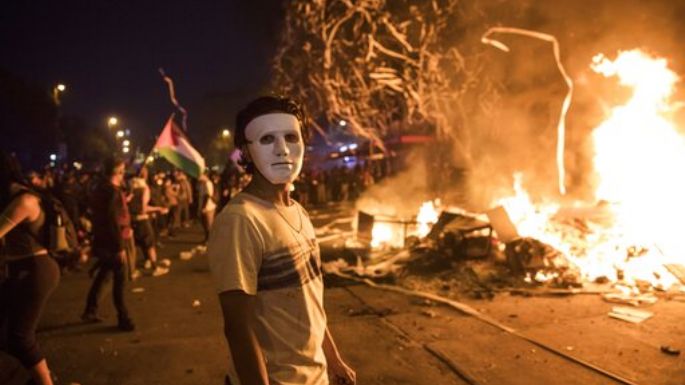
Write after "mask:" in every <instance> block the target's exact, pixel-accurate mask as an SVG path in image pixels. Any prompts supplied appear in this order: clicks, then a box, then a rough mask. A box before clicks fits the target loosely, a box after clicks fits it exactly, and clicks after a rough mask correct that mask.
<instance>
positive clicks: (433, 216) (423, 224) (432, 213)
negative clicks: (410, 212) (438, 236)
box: [416, 200, 440, 238]
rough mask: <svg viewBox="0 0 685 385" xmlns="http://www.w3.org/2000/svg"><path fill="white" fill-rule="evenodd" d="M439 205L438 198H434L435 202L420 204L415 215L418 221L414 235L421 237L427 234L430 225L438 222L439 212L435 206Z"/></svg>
mask: <svg viewBox="0 0 685 385" xmlns="http://www.w3.org/2000/svg"><path fill="white" fill-rule="evenodd" d="M439 205H440V200H436V202H435V203H433V201H428V202H423V204H422V205H421V208H420V209H419V214H418V215H417V216H416V222H418V224H417V229H416V235H417V236H418V237H419V238H423V237H425V236H426V235H428V233H429V232H430V230H431V226H433V225H434V224H435V223H436V222H438V215H439V214H438V210H436V206H439Z"/></svg>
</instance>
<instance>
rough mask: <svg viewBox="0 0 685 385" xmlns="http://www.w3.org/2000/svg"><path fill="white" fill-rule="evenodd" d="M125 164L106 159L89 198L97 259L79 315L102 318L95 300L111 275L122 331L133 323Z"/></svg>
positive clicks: (90, 319)
mask: <svg viewBox="0 0 685 385" xmlns="http://www.w3.org/2000/svg"><path fill="white" fill-rule="evenodd" d="M125 166H126V165H125V163H124V161H123V160H122V159H120V158H110V159H107V161H105V165H104V173H105V177H106V180H103V181H102V182H101V183H100V185H99V186H98V187H97V188H96V190H95V191H94V193H93V196H92V198H91V199H92V201H91V206H92V211H93V254H94V255H95V256H96V257H97V258H98V259H99V260H98V269H97V273H96V275H95V279H94V280H93V284H92V286H91V287H90V290H89V292H88V297H87V300H86V308H85V311H84V312H83V315H82V316H81V319H82V320H83V321H84V322H100V321H102V320H101V319H100V318H99V317H98V315H97V309H98V300H99V297H100V293H101V291H102V288H103V286H104V284H105V282H106V281H107V280H108V279H109V277H110V276H113V278H114V284H113V288H112V298H113V300H114V306H115V307H116V310H117V319H118V323H117V326H118V328H119V329H120V330H122V331H132V330H134V329H135V325H134V324H133V321H132V320H131V317H130V316H129V313H128V309H127V308H126V304H125V303H124V286H125V281H126V273H127V268H129V266H127V265H128V261H129V260H130V259H131V258H129V255H130V254H131V253H135V247H132V246H133V230H132V229H131V216H130V214H129V211H128V205H127V202H126V196H125V193H124V191H123V189H122V184H123V181H124V171H125Z"/></svg>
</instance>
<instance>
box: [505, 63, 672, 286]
mask: <svg viewBox="0 0 685 385" xmlns="http://www.w3.org/2000/svg"><path fill="white" fill-rule="evenodd" d="M592 69H593V70H594V71H595V72H597V73H599V74H602V75H604V76H606V77H613V76H615V77H617V78H618V80H619V82H620V84H621V85H623V86H627V87H631V88H632V97H631V98H630V99H629V100H628V102H627V103H625V104H624V105H620V106H616V107H614V108H613V109H612V110H611V111H610V113H609V116H608V118H607V119H606V120H605V121H604V122H603V123H602V124H600V125H599V126H598V127H597V128H595V130H594V132H593V135H592V139H593V143H594V150H595V155H594V162H593V164H594V169H595V172H596V174H597V177H598V185H597V188H596V193H595V198H596V200H597V202H600V204H598V205H595V208H596V209H597V211H598V212H603V213H604V215H603V220H601V221H588V222H587V228H586V229H584V230H585V231H583V232H582V233H579V232H578V231H577V230H575V231H574V229H573V228H571V227H569V226H567V225H565V224H564V223H563V221H560V220H559V215H558V214H559V207H558V206H557V205H554V204H533V202H531V201H530V199H529V198H528V194H527V193H526V192H525V191H524V190H523V189H522V188H521V183H520V180H521V177H522V176H521V175H515V184H514V189H515V192H516V195H515V196H513V197H509V198H505V199H500V200H498V201H497V202H496V204H501V205H503V206H504V207H505V208H506V210H507V212H508V213H509V215H510V217H511V218H512V220H513V221H514V223H515V224H516V225H517V228H518V230H519V233H520V234H521V235H522V236H529V237H533V238H537V239H539V240H541V241H543V242H545V243H548V244H550V245H552V246H554V247H556V248H557V249H559V250H560V251H562V252H563V253H564V254H566V256H567V257H568V258H569V259H570V260H571V262H572V263H574V264H575V265H577V266H578V268H579V269H580V271H581V273H582V275H583V278H585V279H590V280H592V279H596V278H598V277H606V278H608V279H610V280H612V281H618V280H620V279H621V278H622V279H623V281H624V282H626V283H627V284H630V285H632V284H635V283H637V282H639V281H643V282H648V283H650V284H651V285H653V286H655V287H662V288H667V287H669V286H671V285H672V284H673V283H675V281H676V280H675V277H673V276H672V275H671V274H670V273H669V272H668V271H667V270H666V269H665V268H664V264H665V263H674V262H680V263H682V262H683V261H685V242H683V240H682V235H681V234H680V233H681V231H682V229H683V228H685V227H684V226H683V225H685V199H684V197H685V179H683V178H681V177H680V176H679V175H677V174H674V173H673V172H672V170H683V169H685V139H684V138H683V137H682V136H681V135H680V134H679V133H678V131H677V129H676V127H675V125H674V123H673V122H672V121H671V120H669V118H668V113H669V112H670V111H671V107H670V106H669V98H670V96H671V94H672V93H673V89H674V85H675V83H676V81H677V80H678V77H677V75H676V74H675V73H674V72H673V71H671V70H670V69H668V67H667V62H666V60H664V59H657V58H653V57H651V56H649V55H647V54H645V53H643V52H641V51H639V50H633V51H625V52H621V53H620V54H619V55H618V57H617V58H616V60H614V61H611V60H609V59H608V58H606V57H605V56H604V55H601V54H600V55H597V56H596V57H595V58H594V59H593V64H592ZM578 206H579V207H580V206H585V207H587V205H586V204H585V205H583V204H579V205H578ZM600 208H601V210H600ZM579 210H580V209H579Z"/></svg>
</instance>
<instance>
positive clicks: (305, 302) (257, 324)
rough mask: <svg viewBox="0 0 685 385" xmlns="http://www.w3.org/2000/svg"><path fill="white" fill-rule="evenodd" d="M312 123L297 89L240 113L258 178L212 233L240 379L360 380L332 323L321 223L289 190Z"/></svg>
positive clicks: (235, 378)
mask: <svg viewBox="0 0 685 385" xmlns="http://www.w3.org/2000/svg"><path fill="white" fill-rule="evenodd" d="M306 129H307V127H306V125H305V117H304V113H303V111H302V109H301V108H300V107H299V106H298V105H297V104H296V103H294V102H293V101H291V100H289V99H283V98H276V97H261V98H258V99H256V100H254V101H253V102H251V103H250V104H248V105H247V107H245V108H244V109H243V110H242V111H240V112H239V113H238V115H237V117H236V127H235V133H234V138H235V145H236V147H238V148H240V149H241V151H242V152H243V157H244V161H245V166H246V169H247V170H248V172H250V173H252V181H251V182H250V184H249V185H248V186H247V187H246V188H245V189H244V190H243V191H241V192H240V193H239V194H238V195H236V196H235V197H234V198H232V199H231V200H230V201H229V203H228V204H227V205H226V207H225V208H224V209H223V210H222V211H221V213H220V214H219V215H218V216H217V218H216V221H215V223H214V226H213V228H212V231H211V233H210V237H209V243H208V255H209V263H210V268H211V270H212V275H213V278H214V281H215V284H216V286H217V290H218V292H219V300H220V302H221V308H222V310H223V316H224V332H225V335H226V340H227V341H228V346H229V351H230V353H231V354H230V355H231V358H230V359H229V362H230V365H229V379H230V383H231V384H233V385H237V384H239V385H252V384H259V385H266V384H270V385H294V384H298V385H327V384H355V383H356V380H355V373H354V371H353V370H352V369H350V368H349V367H348V366H347V365H346V364H345V363H344V362H343V361H342V359H341V358H340V355H339V354H338V350H337V348H336V346H335V343H334V342H333V339H332V337H331V335H330V333H329V332H328V329H327V327H326V314H325V312H324V308H323V279H322V274H321V260H320V256H319V246H318V244H317V242H316V237H315V234H314V228H313V226H312V223H311V221H310V220H309V216H308V214H307V212H306V211H305V210H304V208H303V207H302V206H300V204H299V203H297V202H295V201H294V200H292V199H291V198H290V191H291V189H292V183H293V182H294V181H295V179H296V178H297V176H298V174H299V173H300V170H301V169H302V161H303V157H304V151H305V144H304V138H305V137H306V135H305V134H306V132H307V131H306Z"/></svg>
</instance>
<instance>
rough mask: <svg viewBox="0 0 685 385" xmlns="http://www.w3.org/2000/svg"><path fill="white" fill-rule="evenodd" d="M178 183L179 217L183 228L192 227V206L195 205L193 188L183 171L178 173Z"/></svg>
mask: <svg viewBox="0 0 685 385" xmlns="http://www.w3.org/2000/svg"><path fill="white" fill-rule="evenodd" d="M176 183H178V217H179V221H180V222H179V223H180V224H181V226H183V227H190V219H191V218H190V205H192V204H193V187H192V186H191V185H190V181H188V177H187V176H186V174H185V173H184V172H183V171H180V170H177V171H176Z"/></svg>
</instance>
